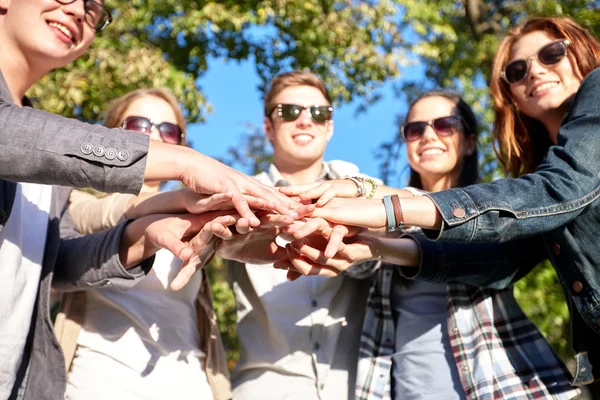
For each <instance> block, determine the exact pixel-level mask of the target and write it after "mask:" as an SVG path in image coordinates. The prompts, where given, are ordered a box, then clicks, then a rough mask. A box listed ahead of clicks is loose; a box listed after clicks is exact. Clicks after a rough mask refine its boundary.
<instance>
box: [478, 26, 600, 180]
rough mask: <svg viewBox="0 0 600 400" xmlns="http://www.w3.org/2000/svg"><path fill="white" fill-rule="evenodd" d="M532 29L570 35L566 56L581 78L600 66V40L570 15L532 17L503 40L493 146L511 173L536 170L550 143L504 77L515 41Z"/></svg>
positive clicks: (494, 88)
mask: <svg viewBox="0 0 600 400" xmlns="http://www.w3.org/2000/svg"><path fill="white" fill-rule="evenodd" d="M532 32H543V33H545V34H546V35H548V36H549V37H550V38H552V39H563V38H566V39H569V40H570V41H571V45H570V46H569V49H568V52H567V58H568V59H569V61H570V62H571V65H572V66H573V70H574V71H575V73H576V74H579V75H581V76H580V78H581V79H583V78H584V77H585V76H586V75H587V74H589V73H590V72H591V71H593V70H594V69H596V68H598V67H599V66H600V42H598V39H597V38H596V37H594V36H593V35H592V34H591V33H590V32H589V31H588V30H587V29H585V28H584V27H582V26H581V25H579V24H577V23H576V22H575V21H573V20H572V19H570V18H564V17H552V18H532V19H529V20H527V21H525V22H524V23H522V24H521V25H519V26H517V27H516V28H514V29H512V30H511V31H510V32H509V33H508V35H507V36H506V37H505V38H504V39H503V40H502V42H501V43H500V46H499V47H498V51H497V52H496V57H495V58H494V65H493V68H492V78H491V84H490V88H491V93H492V99H493V101H494V113H495V121H494V131H493V136H494V150H495V152H496V155H497V156H498V159H499V160H500V162H501V163H502V165H503V166H504V169H505V170H506V172H508V173H510V174H511V175H512V176H519V175H521V174H525V173H529V172H533V171H534V170H535V169H536V168H537V166H538V165H539V164H540V163H541V161H542V159H543V157H544V155H545V154H546V152H547V150H548V148H549V147H550V145H551V142H550V139H549V137H548V131H547V130H546V128H545V127H544V125H542V123H541V122H540V121H538V120H536V119H533V118H531V117H528V116H527V115H525V114H523V113H522V112H521V111H519V110H518V108H517V107H516V105H515V103H514V101H513V98H512V94H511V92H510V89H509V84H508V83H507V82H506V81H505V80H504V79H502V77H501V72H502V70H503V69H504V68H505V67H506V64H507V63H508V61H509V57H510V53H511V51H512V47H513V45H514V43H515V42H516V41H517V40H519V39H520V38H522V37H523V36H525V35H527V34H529V33H532Z"/></svg>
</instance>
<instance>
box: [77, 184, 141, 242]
mask: <svg viewBox="0 0 600 400" xmlns="http://www.w3.org/2000/svg"><path fill="white" fill-rule="evenodd" d="M132 198H135V196H133V195H130V194H122V193H112V194H109V195H107V196H104V197H100V198H98V197H96V196H94V195H93V194H91V193H87V192H83V191H80V190H73V191H71V195H70V196H69V214H70V215H71V218H72V221H73V223H74V224H75V228H76V229H77V231H78V232H81V233H83V234H90V233H93V232H99V231H102V230H105V229H108V228H111V227H113V226H115V225H117V224H119V223H121V222H123V221H125V220H126V219H127V217H126V216H125V211H126V207H127V204H128V202H129V201H130V200H131V199H132Z"/></svg>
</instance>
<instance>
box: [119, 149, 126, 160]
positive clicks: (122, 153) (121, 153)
mask: <svg viewBox="0 0 600 400" xmlns="http://www.w3.org/2000/svg"><path fill="white" fill-rule="evenodd" d="M117 158H118V159H119V160H121V161H125V160H127V159H128V158H129V152H128V151H127V150H119V152H118V153H117Z"/></svg>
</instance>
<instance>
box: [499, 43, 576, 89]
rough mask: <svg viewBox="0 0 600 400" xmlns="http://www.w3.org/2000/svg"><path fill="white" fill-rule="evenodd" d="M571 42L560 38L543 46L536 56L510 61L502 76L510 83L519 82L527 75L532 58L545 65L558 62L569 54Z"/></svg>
mask: <svg viewBox="0 0 600 400" xmlns="http://www.w3.org/2000/svg"><path fill="white" fill-rule="evenodd" d="M570 44H571V41H570V40H569V39H560V40H557V41H555V42H552V43H549V44H547V45H545V46H544V47H542V48H541V49H540V50H539V51H538V53H537V54H536V55H534V56H531V57H528V58H526V59H520V60H514V61H511V62H510V63H508V65H507V66H506V68H504V71H502V72H501V73H500V75H501V76H502V78H504V80H505V81H506V82H508V83H509V84H513V83H517V82H519V81H520V80H522V79H525V78H526V77H527V74H528V71H529V64H531V61H532V60H534V59H535V60H538V62H539V63H540V64H543V65H545V66H549V65H554V64H558V63H559V62H561V61H562V59H563V58H565V57H566V55H567V47H569V45H570Z"/></svg>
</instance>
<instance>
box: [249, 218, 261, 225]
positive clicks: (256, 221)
mask: <svg viewBox="0 0 600 400" xmlns="http://www.w3.org/2000/svg"><path fill="white" fill-rule="evenodd" d="M250 221H251V222H252V225H254V226H258V225H260V220H259V219H258V218H256V217H253V218H252V219H250Z"/></svg>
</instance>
